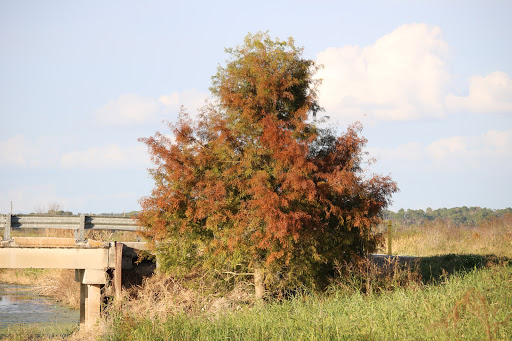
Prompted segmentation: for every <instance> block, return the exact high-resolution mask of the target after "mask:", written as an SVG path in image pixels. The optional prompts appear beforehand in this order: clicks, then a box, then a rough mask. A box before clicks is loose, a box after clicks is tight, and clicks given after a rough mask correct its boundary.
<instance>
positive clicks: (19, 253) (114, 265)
mask: <svg viewBox="0 0 512 341" xmlns="http://www.w3.org/2000/svg"><path fill="white" fill-rule="evenodd" d="M145 244H146V243H117V242H101V241H95V240H87V241H85V242H79V243H77V242H76V240H75V239H73V238H44V237H14V238H12V239H10V240H8V241H5V240H4V241H2V242H1V244H0V268H14V269H20V268H21V269H23V268H42V269H74V270H75V280H76V281H78V282H80V324H81V326H85V327H88V326H91V325H93V324H94V323H95V322H96V321H97V319H98V318H99V317H100V311H101V288H102V287H103V286H104V285H105V284H107V281H108V275H107V271H108V270H109V269H113V270H114V287H115V290H116V293H117V294H118V295H119V293H120V290H121V285H122V283H121V271H122V269H123V267H124V268H129V267H130V266H131V259H129V261H127V259H125V260H124V261H123V250H124V251H125V252H124V254H125V255H126V256H130V257H131V256H132V255H133V254H134V252H133V249H145V248H146V245H145ZM125 258H126V257H125ZM123 265H124V266H123Z"/></svg>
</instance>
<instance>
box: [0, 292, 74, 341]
mask: <svg viewBox="0 0 512 341" xmlns="http://www.w3.org/2000/svg"><path fill="white" fill-rule="evenodd" d="M79 321H80V312H79V311H78V310H73V309H70V308H67V307H64V306H62V305H61V304H60V303H58V302H56V301H54V300H52V299H50V298H47V297H43V296H39V295H37V294H36V293H35V292H34V290H33V288H32V287H30V286H24V285H13V284H4V283H0V336H1V335H2V334H5V333H6V332H7V329H8V328H15V327H17V326H21V325H30V326H36V327H41V328H44V329H47V328H51V329H56V330H60V331H65V330H72V329H73V328H75V327H76V326H78V324H79Z"/></svg>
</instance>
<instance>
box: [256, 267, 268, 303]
mask: <svg viewBox="0 0 512 341" xmlns="http://www.w3.org/2000/svg"><path fill="white" fill-rule="evenodd" d="M264 296H265V273H264V268H263V266H262V265H261V263H259V262H258V263H256V264H255V265H254V297H255V298H256V300H257V301H261V300H263V297H264Z"/></svg>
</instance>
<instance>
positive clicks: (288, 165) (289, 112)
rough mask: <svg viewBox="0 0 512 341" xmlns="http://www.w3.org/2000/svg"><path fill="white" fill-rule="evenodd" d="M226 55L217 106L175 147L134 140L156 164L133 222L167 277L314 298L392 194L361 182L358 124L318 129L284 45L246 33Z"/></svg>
mask: <svg viewBox="0 0 512 341" xmlns="http://www.w3.org/2000/svg"><path fill="white" fill-rule="evenodd" d="M227 52H228V53H229V54H230V56H231V58H230V59H229V60H228V61H227V63H226V65H225V66H222V67H219V69H218V72H217V74H216V75H215V76H214V77H213V85H212V87H211V92H212V94H213V95H214V97H215V99H216V103H215V104H211V105H208V106H205V107H204V108H202V109H201V110H200V113H199V116H198V119H197V120H192V119H191V118H190V117H189V116H188V115H187V114H186V113H182V115H181V116H180V118H179V120H178V122H176V123H174V124H172V123H171V124H169V125H170V128H171V130H172V133H173V138H169V137H167V136H166V135H164V134H161V133H157V134H156V135H155V136H153V137H149V138H142V139H140V140H141V141H142V142H144V143H145V144H146V145H147V146H148V148H149V152H150V153H151V155H152V160H153V162H154V164H155V167H154V168H153V169H152V170H151V171H150V174H151V176H152V177H153V179H154V181H155V188H154V190H153V192H152V194H151V195H150V196H148V197H145V198H142V199H141V205H142V211H141V213H140V214H139V216H138V218H139V221H140V224H141V226H142V227H143V229H144V233H145V235H146V236H147V237H149V238H150V239H151V240H153V241H159V243H158V247H157V251H158V257H159V259H160V262H161V264H162V268H163V269H167V270H169V271H170V272H186V271H190V270H191V269H194V268H202V269H216V270H217V271H230V272H234V271H237V270H240V269H243V270H244V271H246V270H247V269H249V270H251V271H253V273H254V277H255V284H256V294H257V296H261V295H263V290H264V285H265V283H266V284H267V285H272V284H275V283H277V282H279V283H282V284H284V285H287V286H296V285H301V284H305V285H308V286H310V287H316V288H322V287H323V285H324V284H325V283H326V276H327V274H328V273H329V271H330V270H332V269H333V267H334V266H335V264H336V263H337V262H342V261H344V260H347V259H350V258H351V257H353V256H354V255H356V254H362V253H365V252H371V251H373V250H374V249H375V247H376V245H377V243H378V242H379V237H378V235H376V234H375V233H373V231H372V227H373V226H375V225H376V224H377V223H378V222H379V221H380V218H379V215H380V213H381V212H382V211H383V210H384V209H385V208H386V207H387V205H388V203H389V200H390V196H391V194H392V193H393V192H396V191H397V187H396V184H395V182H393V181H392V180H391V179H390V178H389V177H383V176H377V175H372V176H364V174H363V170H364V169H363V166H364V164H363V156H364V151H363V147H364V146H365V143H366V140H365V139H364V138H363V137H361V136H360V131H361V126H360V125H359V124H357V123H356V124H354V125H352V126H350V127H348V129H347V131H346V132H345V133H343V134H341V135H340V136H336V133H335V131H334V130H329V129H321V128H319V127H318V126H317V124H316V120H315V117H316V114H317V113H318V112H319V111H320V110H321V108H320V107H319V105H318V103H317V93H316V90H317V85H318V81H317V80H315V79H314V75H315V73H316V71H317V66H316V65H315V62H314V61H313V60H309V59H304V58H303V57H302V49H301V48H297V47H295V44H294V42H293V40H292V39H289V40H287V41H280V40H273V39H271V38H270V37H269V36H268V34H265V33H259V34H255V35H248V36H247V37H246V39H245V41H244V43H243V44H242V45H241V46H239V47H236V48H234V49H228V50H227ZM276 279H277V281H276Z"/></svg>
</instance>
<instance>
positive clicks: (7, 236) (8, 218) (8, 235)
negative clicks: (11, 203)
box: [3, 213, 12, 241]
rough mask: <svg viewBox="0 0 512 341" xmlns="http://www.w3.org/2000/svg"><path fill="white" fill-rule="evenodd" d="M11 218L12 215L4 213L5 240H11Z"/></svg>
mask: <svg viewBox="0 0 512 341" xmlns="http://www.w3.org/2000/svg"><path fill="white" fill-rule="evenodd" d="M11 219H12V215H11V214H10V213H7V214H6V215H5V229H4V239H3V240H5V241H10V240H11Z"/></svg>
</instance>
